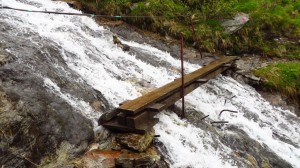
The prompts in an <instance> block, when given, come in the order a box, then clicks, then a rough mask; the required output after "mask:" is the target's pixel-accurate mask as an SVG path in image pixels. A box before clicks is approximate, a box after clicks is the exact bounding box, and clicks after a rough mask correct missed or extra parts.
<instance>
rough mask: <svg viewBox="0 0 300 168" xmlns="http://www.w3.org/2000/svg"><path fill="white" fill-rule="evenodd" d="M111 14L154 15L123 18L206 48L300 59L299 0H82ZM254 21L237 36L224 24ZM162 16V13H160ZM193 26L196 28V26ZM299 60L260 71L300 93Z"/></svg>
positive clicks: (271, 83)
mask: <svg viewBox="0 0 300 168" xmlns="http://www.w3.org/2000/svg"><path fill="white" fill-rule="evenodd" d="M77 1H79V2H81V3H82V4H84V5H86V6H89V7H93V8H94V7H96V8H97V10H98V11H97V12H98V13H101V14H107V15H131V16H137V15H138V16H153V17H152V18H130V19H126V18H123V20H124V21H126V22H129V23H131V24H134V25H136V26H137V27H140V28H142V29H146V30H150V31H154V32H158V33H160V34H162V35H169V36H173V37H175V38H178V39H179V37H180V33H183V34H184V37H185V40H186V44H190V45H191V44H193V45H194V46H195V47H196V48H198V49H201V50H202V51H208V52H212V53H214V52H219V53H223V54H225V53H230V54H232V55H239V54H243V53H248V54H258V55H262V56H267V57H282V58H286V59H290V60H300V47H299V41H300V1H295V0H230V1H229V0H139V1H136V0H77ZM241 12H243V13H247V14H249V16H250V20H249V22H248V23H246V24H245V25H244V26H243V28H242V29H240V30H239V31H237V32H235V33H234V34H231V35H229V34H226V33H224V28H223V27H222V26H221V23H222V22H223V21H225V20H228V19H231V18H233V17H234V16H235V15H236V14H238V13H241ZM155 16H159V17H155ZM192 27H194V31H193V29H192ZM299 67H300V65H299V62H296V63H279V64H272V65H269V66H268V67H265V68H262V69H259V70H256V71H255V74H256V75H258V76H260V77H263V78H265V79H266V81H267V85H268V86H271V87H273V88H277V89H279V90H281V91H284V92H286V93H289V94H295V93H298V94H299V92H300V91H299V82H300V79H299V76H300V72H299Z"/></svg>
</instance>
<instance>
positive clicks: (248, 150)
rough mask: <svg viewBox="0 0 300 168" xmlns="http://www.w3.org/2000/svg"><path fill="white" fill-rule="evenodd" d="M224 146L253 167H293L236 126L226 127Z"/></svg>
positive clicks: (222, 139) (223, 139)
mask: <svg viewBox="0 0 300 168" xmlns="http://www.w3.org/2000/svg"><path fill="white" fill-rule="evenodd" d="M221 141H222V142H223V144H225V145H227V146H228V147H230V148H231V149H232V150H234V151H235V153H236V154H237V155H238V156H239V157H241V158H244V159H246V160H247V161H248V162H250V163H251V165H253V166H257V167H263V166H266V167H268V166H270V167H276V168H280V167H286V168H288V167H292V166H291V165H290V164H289V163H288V162H286V161H285V160H283V159H281V158H279V157H278V156H277V155H276V154H275V153H273V152H272V150H271V149H269V148H268V147H267V146H265V145H261V144H260V143H258V142H257V141H255V140H253V139H251V138H250V137H249V136H248V135H247V134H246V133H245V132H244V131H242V130H240V129H238V127H236V126H232V125H231V126H228V127H226V134H225V135H224V137H223V138H221Z"/></svg>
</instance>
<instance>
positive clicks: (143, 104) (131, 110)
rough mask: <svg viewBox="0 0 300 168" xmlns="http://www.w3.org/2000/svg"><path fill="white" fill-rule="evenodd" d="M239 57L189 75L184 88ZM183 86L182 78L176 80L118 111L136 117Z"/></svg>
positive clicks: (126, 104)
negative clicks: (135, 115)
mask: <svg viewBox="0 0 300 168" xmlns="http://www.w3.org/2000/svg"><path fill="white" fill-rule="evenodd" d="M236 59H237V57H222V58H220V59H219V60H217V61H214V62H212V63H211V64H209V65H207V66H205V67H203V68H200V69H198V70H196V71H194V72H192V73H190V74H188V75H186V76H185V81H184V86H187V85H189V84H191V83H193V82H195V81H196V80H198V79H199V78H204V77H205V78H206V76H207V75H209V74H210V73H212V72H214V71H215V70H217V69H219V68H220V67H222V66H223V65H224V64H227V63H230V62H232V61H234V60H236ZM206 79H207V78H206ZM180 86H181V78H179V79H176V80H175V81H173V82H171V83H168V84H166V85H164V86H162V87H160V88H158V89H156V90H154V91H152V92H149V93H147V94H145V95H143V96H141V97H139V98H136V99H134V100H132V101H129V102H125V103H124V104H123V105H121V106H120V107H119V108H118V111H120V112H124V113H127V114H130V115H134V114H136V113H138V112H140V111H142V110H144V109H145V108H147V106H150V105H152V104H154V103H155V102H158V101H160V100H162V99H165V98H166V97H168V96H171V95H172V94H174V93H176V92H177V91H178V90H179V89H180Z"/></svg>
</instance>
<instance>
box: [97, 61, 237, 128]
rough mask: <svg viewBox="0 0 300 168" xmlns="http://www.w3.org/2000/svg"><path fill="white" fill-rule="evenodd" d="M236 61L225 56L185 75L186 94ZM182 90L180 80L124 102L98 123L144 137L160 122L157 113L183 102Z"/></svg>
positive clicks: (103, 116)
mask: <svg viewBox="0 0 300 168" xmlns="http://www.w3.org/2000/svg"><path fill="white" fill-rule="evenodd" d="M235 60H237V57H233V56H231V57H222V58H220V59H219V60H216V61H214V62H212V63H210V64H209V65H207V66H204V67H202V68H200V69H198V70H196V71H194V72H192V73H190V74H187V75H185V76H184V95H187V94H189V93H190V92H192V91H193V90H195V89H196V88H197V87H199V86H200V85H202V84H204V83H206V82H207V81H208V80H209V79H212V78H214V77H216V76H217V75H219V74H220V73H222V72H223V71H225V70H227V69H228V68H230V67H232V64H233V63H234V61H235ZM181 88H182V81H181V78H178V79H176V80H174V81H173V82H170V83H168V84H166V85H164V86H162V87H160V88H157V89H155V90H153V91H151V92H149V93H147V94H145V95H143V96H141V97H138V98H136V99H134V100H131V101H126V102H123V103H121V104H120V107H118V108H117V109H115V110H114V111H113V112H110V113H105V114H104V115H102V116H101V117H100V119H99V123H100V124H101V125H103V126H104V127H106V128H108V129H111V130H115V131H125V132H135V133H141V134H143V133H145V132H146V131H147V130H149V129H151V128H152V127H153V126H154V125H155V124H156V123H157V122H158V119H157V118H154V116H155V115H156V114H158V113H159V112H160V111H162V110H165V109H166V108H168V107H170V106H171V105H173V104H174V103H175V102H176V101H178V100H180V99H181Z"/></svg>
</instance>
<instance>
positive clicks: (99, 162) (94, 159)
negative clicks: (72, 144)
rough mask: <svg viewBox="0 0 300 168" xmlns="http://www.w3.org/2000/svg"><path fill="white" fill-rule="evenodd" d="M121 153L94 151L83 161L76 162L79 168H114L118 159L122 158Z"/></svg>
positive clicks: (82, 159) (84, 157)
mask: <svg viewBox="0 0 300 168" xmlns="http://www.w3.org/2000/svg"><path fill="white" fill-rule="evenodd" d="M120 155H121V151H112V150H92V151H89V152H87V153H86V154H85V155H84V156H83V157H82V158H81V159H79V160H77V161H75V162H74V163H75V165H76V167H78V168H86V167H105V168H114V167H115V165H116V163H115V160H116V158H118V157H120Z"/></svg>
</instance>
